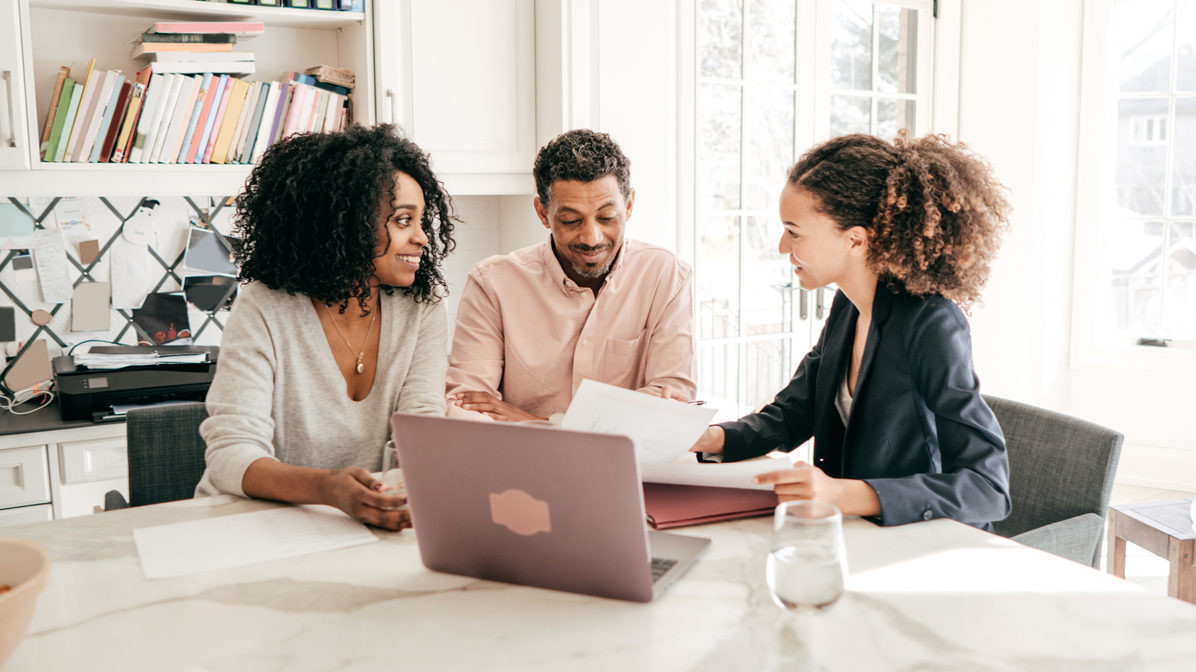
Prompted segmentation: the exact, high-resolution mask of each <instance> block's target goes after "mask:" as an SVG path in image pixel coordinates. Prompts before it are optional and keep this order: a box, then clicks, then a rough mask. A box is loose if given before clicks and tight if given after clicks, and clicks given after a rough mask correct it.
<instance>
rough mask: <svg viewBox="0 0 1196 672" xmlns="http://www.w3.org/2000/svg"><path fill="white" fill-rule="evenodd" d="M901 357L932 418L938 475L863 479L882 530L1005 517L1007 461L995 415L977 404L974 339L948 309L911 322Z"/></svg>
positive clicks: (1007, 505)
mask: <svg viewBox="0 0 1196 672" xmlns="http://www.w3.org/2000/svg"><path fill="white" fill-rule="evenodd" d="M915 319H916V320H917V326H916V327H915V328H914V329H913V331H912V332H911V336H910V340H909V343H908V344H907V352H909V359H910V367H911V369H912V373H913V377H914V384H915V385H916V386H917V389H918V392H919V393H920V395H921V396H922V398H923V400H924V402H925V404H926V407H927V409H928V410H929V411H930V415H931V416H932V417H933V422H934V431H933V435H935V436H937V441H938V450H939V454H940V455H941V457H942V470H941V472H940V473H924V474H913V475H910V476H903V477H895V478H871V479H866V480H867V482H868V484H869V485H870V486H872V489H873V490H875V491H876V496H877V497H878V498H879V499H880V505H881V521H880V522H881V524H882V525H901V524H904V523H909V522H914V521H918V520H929V519H931V518H953V519H955V520H959V521H962V522H966V523H985V522H990V521H997V520H1001V519H1003V518H1005V517H1006V516H1008V515H1009V512H1010V510H1011V508H1012V506H1011V503H1010V498H1009V462H1008V459H1007V457H1006V455H1005V439H1004V436H1003V435H1002V433H1001V427H1000V425H998V424H997V419H996V416H994V415H993V412H992V410H991V409H990V408H989V407H988V404H986V403H984V400H983V399H982V398H981V397H980V382H979V380H978V379H977V378H976V374H975V372H974V371H973V369H972V339H971V334H970V333H969V330H968V326H967V322H966V321H965V320H964V317H963V315H962V313H961V312H960V311H959V309H958V308H956V307H955V306H954V304H950V305H942V304H940V305H939V306H938V307H936V308H932V309H926V310H925V311H924V312H923V313H922V314H921V315H918V316H916V318H915Z"/></svg>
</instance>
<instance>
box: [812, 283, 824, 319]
mask: <svg viewBox="0 0 1196 672" xmlns="http://www.w3.org/2000/svg"><path fill="white" fill-rule="evenodd" d="M822 289H823V288H822V287H819V288H818V299H817V301H815V303H814V318H815V319H819V320H821V319H822V315H823V313H824V311H825V310H826V304H825V303H823V300H822Z"/></svg>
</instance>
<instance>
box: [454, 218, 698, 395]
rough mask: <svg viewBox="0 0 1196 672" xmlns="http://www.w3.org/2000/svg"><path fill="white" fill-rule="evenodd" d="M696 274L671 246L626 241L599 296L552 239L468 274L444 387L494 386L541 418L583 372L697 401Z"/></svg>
mask: <svg viewBox="0 0 1196 672" xmlns="http://www.w3.org/2000/svg"><path fill="white" fill-rule="evenodd" d="M692 276H693V272H692V271H691V270H690V268H689V266H687V265H686V264H685V263H684V262H682V261H680V260H679V259H677V257H676V256H675V255H674V254H673V253H672V252H669V251H668V250H666V249H664V248H662V247H656V246H654V245H649V244H647V243H642V242H639V241H635V240H628V239H625V240H624V243H623V250H622V252H621V253H620V254H619V257H618V259H616V261H615V264H614V266H613V267H612V268H611V271H610V273H609V274H608V275H607V276H606V281H605V282H604V283H603V285H602V289H601V291H599V292H598V295H597V297H595V296H594V292H592V291H591V290H589V289H586V288H584V287H579V286H578V285H577V284H576V283H575V282H573V281H572V280H570V279H569V278H568V276H566V275H565V271H564V270H563V269H562V268H561V264H560V262H559V261H558V260H557V258H556V256H555V255H554V254H553V252H552V245H551V239H550V240H549V241H546V242H543V243H540V244H539V245H533V246H531V247H526V248H524V249H522V250H517V251H515V252H512V253H511V254H508V255H505V256H498V257H490V258H489V259H486V260H484V261H482V262H481V263H479V264H478V265H477V266H475V267H474V269H473V270H472V271H470V273H469V279H468V280H466V282H465V290H464V291H463V292H462V293H461V303H460V305H459V306H458V308H457V326H456V329H455V330H454V333H453V349H452V355H451V357H450V358H449V368H448V377H447V381H446V385H445V388H446V392H447V394H448V395H450V396H451V395H454V394H458V393H461V392H469V391H480V392H488V393H490V394H492V395H495V396H497V397H499V398H500V399H503V400H504V401H506V402H507V403H509V404H512V405H514V406H516V407H517V408H521V409H523V410H525V411H527V412H529V413H532V414H534V415H538V416H541V417H548V416H549V415H551V414H553V413H555V412H558V411H564V410H565V409H566V408H567V407H568V406H569V402H570V401H571V400H572V399H573V393H574V392H576V391H577V386H578V385H580V384H581V381H582V379H584V378H591V379H593V380H597V381H601V382H604V383H609V384H611V385H618V386H619V387H624V388H628V389H639V390H645V391H649V392H655V393H659V391H660V388H661V386H663V385H668V386H669V388H670V389H672V390H673V391H674V392H677V393H679V394H682V395H684V396H685V398H687V399H692V398H693V395H694V393H695V392H696V391H697V386H696V385H695V384H694V342H693V278H692Z"/></svg>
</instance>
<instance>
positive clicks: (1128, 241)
mask: <svg viewBox="0 0 1196 672" xmlns="http://www.w3.org/2000/svg"><path fill="white" fill-rule="evenodd" d="M1104 233H1105V235H1104V236H1103V239H1102V241H1101V242H1102V245H1101V256H1102V257H1103V258H1105V259H1107V260H1108V266H1107V268H1109V269H1110V271H1111V281H1112V288H1113V291H1112V300H1113V305H1112V309H1113V319H1114V322H1113V324H1114V325H1115V328H1116V330H1117V331H1118V332H1122V333H1124V334H1126V335H1132V336H1151V335H1158V334H1159V327H1160V326H1161V325H1160V320H1159V317H1160V315H1161V314H1162V298H1163V293H1162V282H1161V276H1160V273H1159V257H1160V255H1161V253H1162V251H1163V223H1162V222H1159V221H1145V222H1144V221H1142V220H1123V221H1122V223H1121V224H1116V223H1113V224H1112V225H1111V226H1110V227H1108V228H1106V230H1105V232H1104Z"/></svg>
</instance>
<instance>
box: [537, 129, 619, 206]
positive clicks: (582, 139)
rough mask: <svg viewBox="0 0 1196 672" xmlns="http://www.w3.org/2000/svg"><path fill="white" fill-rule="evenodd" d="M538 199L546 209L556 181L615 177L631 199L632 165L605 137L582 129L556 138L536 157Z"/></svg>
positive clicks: (617, 147) (610, 140)
mask: <svg viewBox="0 0 1196 672" xmlns="http://www.w3.org/2000/svg"><path fill="white" fill-rule="evenodd" d="M532 175H533V176H534V177H535V178H536V195H537V196H539V197H540V202H541V203H543V204H545V205H547V204H548V201H549V200H551V198H552V184H553V183H554V182H556V181H557V180H576V181H578V182H593V181H594V180H597V179H600V178H603V177H606V176H607V175H614V176H615V179H616V180H618V181H619V191H621V192H623V198H624V199H627V198H631V161H628V160H627V157H626V156H624V154H623V150H622V149H619V145H618V143H616V142H615V141H614V140H612V139H611V137H610V136H609V135H607V134H606V133H599V132H598V131H591V130H590V129H588V128H579V129H575V130H572V131H565V132H564V133H561V134H560V135H558V136H556V137H555V138H553V139H552V140H551V141H550V142H549V143H548V144H547V145H544V146H543V147H541V148H540V151H539V153H537V154H536V165H535V166H534V167H533V168H532Z"/></svg>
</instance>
